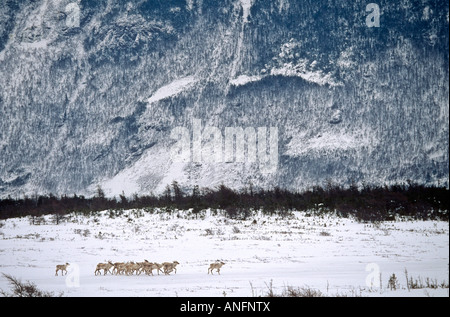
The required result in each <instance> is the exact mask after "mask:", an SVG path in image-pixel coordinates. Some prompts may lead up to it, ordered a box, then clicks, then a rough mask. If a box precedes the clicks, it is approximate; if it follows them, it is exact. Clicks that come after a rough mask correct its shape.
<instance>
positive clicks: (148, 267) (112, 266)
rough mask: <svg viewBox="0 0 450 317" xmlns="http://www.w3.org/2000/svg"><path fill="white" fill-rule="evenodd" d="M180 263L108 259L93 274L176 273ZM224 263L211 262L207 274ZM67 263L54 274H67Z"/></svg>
mask: <svg viewBox="0 0 450 317" xmlns="http://www.w3.org/2000/svg"><path fill="white" fill-rule="evenodd" d="M178 264H180V263H178V262H177V261H173V262H163V263H155V262H149V261H147V260H144V262H116V263H112V262H111V261H108V262H106V263H98V264H97V267H96V268H95V271H94V274H95V275H99V274H100V275H101V274H102V270H103V275H106V274H107V273H109V274H111V275H133V274H136V275H140V274H141V273H145V274H147V275H153V270H156V272H157V273H158V275H159V273H160V272H161V273H163V274H165V275H169V274H170V273H172V272H174V273H175V274H176V273H177V265H178ZM224 264H225V263H224V262H222V261H216V262H214V263H211V264H210V265H209V268H208V274H209V273H211V274H213V270H216V271H217V273H218V274H219V275H220V268H221V267H222V266H223V265H224ZM69 265H70V264H69V263H66V264H60V265H57V266H56V272H55V276H57V275H58V272H59V271H61V274H62V275H64V273H65V274H67V267H68V266H69Z"/></svg>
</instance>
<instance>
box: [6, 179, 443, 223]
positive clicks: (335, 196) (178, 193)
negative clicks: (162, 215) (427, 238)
mask: <svg viewBox="0 0 450 317" xmlns="http://www.w3.org/2000/svg"><path fill="white" fill-rule="evenodd" d="M448 194H449V189H447V188H444V187H436V186H424V185H419V184H414V183H411V182H408V183H406V184H400V185H390V186H387V185H385V186H363V187H362V188H358V187H357V186H353V185H352V186H350V187H348V188H343V187H341V186H338V185H333V184H332V183H330V182H329V183H328V184H327V185H326V186H324V187H320V186H316V187H313V188H312V189H310V190H305V191H303V192H290V191H287V190H284V189H280V188H277V187H276V188H274V189H271V190H263V189H258V190H254V189H253V188H252V187H248V188H244V189H242V190H239V191H237V190H233V189H230V188H228V187H226V186H224V185H221V186H219V187H218V188H216V189H208V188H202V189H200V188H199V187H198V186H195V187H194V188H193V189H192V190H189V192H187V191H183V189H182V188H181V187H180V186H179V184H178V183H177V182H173V183H172V184H171V185H170V186H169V185H168V186H167V187H166V190H165V192H164V193H163V194H162V195H160V196H155V195H143V196H138V195H134V196H133V197H126V196H125V195H120V196H119V198H118V199H117V198H107V197H106V196H105V194H104V192H103V190H102V189H101V188H100V187H98V188H97V193H96V195H95V196H93V197H90V198H86V197H84V196H78V195H73V196H71V197H69V196H66V195H64V196H61V197H56V196H54V195H52V194H50V195H40V196H37V195H36V196H34V197H27V196H25V197H23V198H22V199H12V198H11V197H8V198H7V199H4V200H1V201H0V219H6V218H11V217H22V216H29V215H30V216H41V215H46V214H54V215H61V216H63V215H65V214H67V213H70V212H82V213H91V212H95V211H101V210H107V209H113V210H117V209H134V208H146V209H147V210H150V209H151V208H163V209H164V210H165V211H167V212H171V211H172V210H175V209H179V210H187V209H191V210H192V212H193V213H194V214H195V213H199V212H200V211H202V210H205V209H207V208H212V209H220V210H224V212H225V214H226V215H227V216H228V217H231V218H246V217H247V216H249V215H250V214H251V211H252V210H261V211H262V212H263V213H268V214H273V213H280V214H283V213H286V212H288V211H290V210H299V211H301V210H304V211H311V212H313V213H321V212H336V213H337V214H338V215H340V216H344V217H348V216H354V217H356V218H357V219H359V220H360V221H378V220H394V219H395V217H396V216H409V217H413V218H414V219H441V220H446V221H448V211H449V198H448V197H449V195H448ZM148 208H150V209H148Z"/></svg>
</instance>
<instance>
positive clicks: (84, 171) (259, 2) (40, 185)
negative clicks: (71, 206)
mask: <svg viewBox="0 0 450 317" xmlns="http://www.w3.org/2000/svg"><path fill="white" fill-rule="evenodd" d="M379 6H380V8H381V10H382V15H381V18H380V19H381V20H380V27H379V28H369V27H368V26H367V25H366V23H365V21H366V17H367V15H368V13H367V12H366V10H365V9H366V3H363V2H362V1H356V2H352V3H351V4H350V3H348V1H344V0H342V1H336V2H335V4H334V5H333V6H331V5H329V4H328V2H327V1H301V2H299V1H294V0H283V1H281V0H280V1H266V0H252V1H251V0H248V1H244V0H226V1H221V2H220V3H218V2H217V1H213V0H203V1H196V0H189V1H184V0H172V1H143V0H139V1H138V0H136V1H129V2H127V3H124V2H122V1H116V0H102V1H95V2H94V1H84V0H80V1H71V0H64V1H51V0H40V1H32V2H30V1H25V0H23V1H19V0H16V1H12V0H11V1H6V2H5V5H2V6H0V114H1V115H0V196H2V197H6V196H7V195H10V194H11V195H16V196H17V195H22V194H34V193H49V192H52V193H54V194H63V193H67V194H73V193H75V192H76V193H85V194H89V193H92V190H93V189H95V188H96V186H97V185H102V186H104V187H105V188H107V190H106V192H107V193H108V194H110V195H117V194H120V193H122V191H124V192H126V193H127V194H128V193H129V194H132V193H135V192H136V193H148V192H155V193H156V192H159V191H161V190H162V189H164V187H165V186H166V185H167V183H170V182H171V181H172V180H178V181H179V183H180V184H181V185H182V186H183V187H186V188H188V187H191V186H193V185H195V184H199V185H201V186H205V187H208V186H215V185H218V184H221V183H224V184H226V185H228V186H231V187H235V188H239V187H242V186H246V185H248V184H250V183H252V184H253V185H254V186H261V187H270V186H275V185H279V186H281V187H285V188H289V189H294V190H296V189H302V188H305V187H308V186H312V185H317V184H319V185H321V184H323V183H324V182H325V181H326V180H329V179H331V180H333V181H334V182H336V183H340V184H344V185H345V184H348V183H350V182H352V181H355V182H358V183H362V182H365V183H373V184H383V183H386V182H396V181H400V182H403V181H405V180H406V179H411V180H413V181H417V182H420V183H428V184H437V183H440V184H444V185H448V135H449V133H448V132H449V131H448V119H449V108H448V86H449V84H448V23H449V22H448V3H445V2H441V1H438V2H436V1H431V0H430V1H421V2H417V1H413V0H407V1H403V2H402V3H401V5H400V4H397V3H391V2H389V1H380V2H379ZM194 119H200V120H201V125H202V129H204V128H206V127H208V128H209V127H215V128H217V129H218V130H219V131H220V132H221V134H222V140H224V138H225V130H226V128H228V127H240V128H243V129H245V128H253V129H255V131H256V130H257V128H258V127H266V128H270V127H276V128H277V129H278V152H277V153H278V166H277V169H276V172H275V173H271V174H269V175H268V174H265V173H262V172H261V170H260V168H259V166H258V161H257V162H256V163H251V162H243V163H241V162H231V163H225V162H216V163H206V162H195V161H194V160H192V159H191V160H190V161H189V162H186V163H184V164H181V165H180V164H178V163H176V162H173V161H172V158H171V156H170V153H171V151H172V148H173V145H174V143H175V141H176V140H174V139H171V137H170V135H171V132H172V131H173V129H174V128H175V127H184V128H186V129H187V130H188V131H189V135H190V137H191V142H192V140H193V139H192V138H193V132H194V126H193V125H194V123H193V122H194ZM210 130H211V129H210ZM202 131H203V130H202ZM202 142H204V143H205V144H207V143H208V142H211V140H210V141H208V140H206V139H205V140H203V141H202ZM192 147H193V142H192V143H191V151H193V148H192ZM247 156H248V154H247Z"/></svg>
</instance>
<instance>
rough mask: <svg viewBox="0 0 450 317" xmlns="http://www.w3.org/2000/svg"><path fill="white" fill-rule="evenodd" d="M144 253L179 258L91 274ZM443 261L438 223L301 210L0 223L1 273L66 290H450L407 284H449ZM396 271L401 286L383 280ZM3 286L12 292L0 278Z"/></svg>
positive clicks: (130, 213)
mask: <svg viewBox="0 0 450 317" xmlns="http://www.w3.org/2000/svg"><path fill="white" fill-rule="evenodd" d="M38 220H40V221H41V223H40V224H37V223H38V222H39V221H38ZM33 223H34V224H33ZM144 259H146V260H148V261H150V262H158V263H161V262H165V261H167V262H171V261H175V260H176V261H178V262H180V264H179V265H178V266H177V274H173V273H172V274H170V275H164V274H160V275H157V274H156V271H154V274H155V275H154V276H147V275H145V274H141V275H139V276H138V275H132V276H124V275H121V276H113V275H106V276H103V275H101V276H95V275H94V270H95V267H96V265H97V263H99V262H106V261H108V260H111V261H112V262H125V261H144ZM216 260H221V261H223V262H225V263H226V264H225V265H224V266H223V267H222V268H221V275H217V274H216V273H214V275H211V274H207V270H208V267H209V264H210V263H212V262H214V261H216ZM65 262H69V263H71V264H72V266H71V267H69V273H68V274H67V275H65V276H60V274H59V276H55V267H56V265H57V264H63V263H65ZM448 263H449V226H448V222H443V221H412V220H402V219H398V220H397V221H396V222H379V223H367V224H364V223H360V222H357V221H356V220H354V219H351V218H340V217H337V216H334V215H331V214H325V215H315V216H312V215H311V214H310V213H305V212H292V213H290V214H289V215H288V216H286V217H281V216H280V215H272V216H268V215H263V214H262V213H261V212H254V213H253V214H252V215H251V216H250V217H248V218H247V219H246V220H238V219H229V218H227V217H225V216H224V215H223V214H222V213H221V212H216V211H213V210H207V211H205V212H203V213H202V214H200V215H198V216H197V217H196V216H195V215H194V214H193V213H192V212H190V211H173V212H171V213H166V212H163V211H161V210H154V212H149V211H148V210H147V211H145V210H126V211H103V212H100V213H95V214H92V215H90V216H87V215H83V214H77V213H73V214H70V215H67V216H65V218H64V219H63V221H61V222H60V223H59V224H58V225H56V224H55V216H52V215H49V216H44V217H41V218H39V219H32V218H31V217H24V218H14V219H8V220H2V221H0V273H5V274H10V275H12V276H14V277H17V278H20V279H21V280H22V281H30V282H33V283H35V284H36V285H37V287H38V288H39V289H43V290H46V291H52V292H55V293H56V294H58V293H60V292H62V293H63V296H168V297H173V296H188V297H196V296H238V297H241V296H264V295H265V294H267V293H268V291H269V289H272V290H273V292H274V293H275V294H281V293H282V291H283V289H285V288H286V287H287V286H292V287H309V288H313V289H317V290H320V291H321V292H322V293H323V294H324V295H328V296H336V295H346V296H448V295H449V293H448V288H438V289H414V290H408V289H407V283H406V277H405V269H406V270H407V272H408V276H410V277H413V278H419V277H420V278H421V279H422V280H425V279H426V278H430V279H432V280H436V281H437V282H438V283H441V282H446V284H447V285H448V274H449V271H448V267H449V266H448ZM393 273H394V274H395V275H396V276H397V278H398V284H399V285H398V288H397V290H389V289H388V285H387V284H388V280H389V277H390V276H391V275H392V274H393ZM380 274H381V279H380ZM380 281H381V285H378V283H379V282H380ZM380 286H381V287H380ZM0 289H2V290H4V291H8V290H9V286H8V284H7V281H6V279H5V278H4V277H3V276H0Z"/></svg>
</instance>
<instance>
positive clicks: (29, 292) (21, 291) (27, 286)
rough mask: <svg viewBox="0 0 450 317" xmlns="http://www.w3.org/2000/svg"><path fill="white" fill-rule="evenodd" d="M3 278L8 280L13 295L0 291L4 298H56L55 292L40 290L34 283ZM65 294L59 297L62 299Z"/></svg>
mask: <svg viewBox="0 0 450 317" xmlns="http://www.w3.org/2000/svg"><path fill="white" fill-rule="evenodd" d="M3 277H4V278H6V279H7V280H8V283H9V285H10V286H11V291H12V292H11V293H7V292H5V291H3V290H0V294H1V295H2V296H4V297H55V294H54V293H53V292H46V291H42V290H39V289H38V288H37V287H36V285H35V284H34V283H31V282H29V281H28V282H26V283H23V282H21V281H20V280H18V279H17V278H15V277H13V276H11V275H9V274H4V273H3ZM62 295H63V293H60V294H59V295H57V296H58V297H61V296H62Z"/></svg>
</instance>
